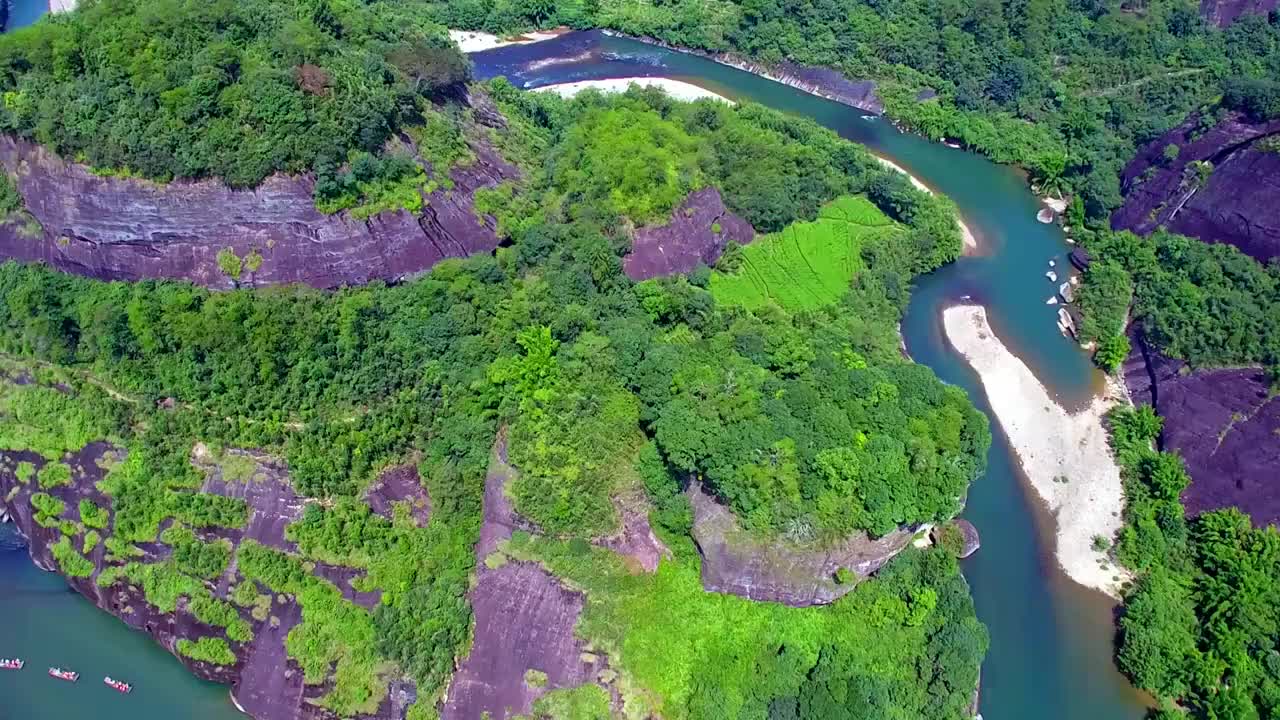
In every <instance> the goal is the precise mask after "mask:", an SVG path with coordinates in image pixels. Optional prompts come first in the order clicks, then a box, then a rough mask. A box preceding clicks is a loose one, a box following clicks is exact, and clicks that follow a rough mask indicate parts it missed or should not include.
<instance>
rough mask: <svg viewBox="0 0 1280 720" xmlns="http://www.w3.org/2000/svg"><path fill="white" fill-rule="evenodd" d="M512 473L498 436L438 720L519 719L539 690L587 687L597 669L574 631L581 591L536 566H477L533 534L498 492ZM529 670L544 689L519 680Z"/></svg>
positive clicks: (581, 604)
mask: <svg viewBox="0 0 1280 720" xmlns="http://www.w3.org/2000/svg"><path fill="white" fill-rule="evenodd" d="M513 473H514V471H513V470H512V468H511V466H510V465H509V464H508V463H507V446H506V439H505V437H502V436H500V437H499V438H498V441H497V442H496V443H495V444H494V449H493V455H492V458H491V460H490V466H489V472H488V475H487V476H486V477H485V490H484V523H483V525H481V528H480V541H479V542H478V543H477V544H476V560H477V565H476V567H477V570H476V575H477V577H476V584H475V587H473V588H472V589H471V592H470V593H469V594H468V599H469V600H470V601H471V607H472V610H473V612H474V613H475V633H474V637H473V639H472V642H471V650H470V651H469V652H468V653H467V657H466V658H464V659H463V660H462V661H461V664H460V665H459V667H458V670H457V672H455V673H454V675H453V679H452V680H451V681H450V683H449V691H448V696H447V697H446V699H445V703H444V706H443V707H442V708H441V712H440V717H441V718H442V720H472V718H479V717H489V718H491V719H492V720H504V718H507V717H511V716H513V715H520V714H526V713H528V712H529V711H530V709H531V708H532V707H533V701H534V700H536V699H537V698H538V697H539V696H540V695H542V694H543V693H544V692H546V690H549V689H552V688H557V687H575V686H578V685H581V684H583V683H585V682H590V681H591V679H592V677H593V676H594V675H595V673H596V671H597V670H599V669H602V668H597V667H596V666H595V663H596V662H598V660H597V659H596V658H595V656H592V655H589V654H586V646H585V645H584V644H583V642H582V640H580V639H579V638H578V637H577V636H576V635H575V634H574V628H575V627H576V626H577V624H578V618H579V617H581V615H582V609H583V607H584V605H585V604H586V598H585V597H584V596H583V595H582V593H579V592H575V591H572V590H569V589H567V588H565V587H564V586H562V585H561V584H560V581H559V579H557V578H556V577H555V576H554V575H552V574H551V573H549V572H547V571H546V570H545V569H544V568H543V567H542V566H540V565H538V564H537V563H532V562H522V561H511V562H507V563H505V564H502V565H497V566H494V567H490V566H489V565H488V564H486V563H485V562H484V561H485V558H487V557H489V555H491V554H493V553H495V552H499V551H500V548H501V546H502V543H504V542H505V541H507V540H510V539H511V534H512V533H513V532H514V531H516V530H525V531H528V530H532V529H533V526H532V525H531V524H530V523H528V522H527V521H525V520H523V519H522V518H521V517H520V516H519V515H518V514H517V513H516V511H515V508H514V507H513V505H512V503H511V498H510V497H508V496H507V494H506V485H507V483H508V482H509V481H510V480H511V479H512V478H513ZM495 565H496V564H495ZM588 660H590V662H589V661H588ZM530 670H536V671H538V672H541V673H544V674H545V675H546V681H545V684H542V685H539V684H532V685H531V684H530V683H528V682H526V680H525V675H526V673H528V672H529V671H530Z"/></svg>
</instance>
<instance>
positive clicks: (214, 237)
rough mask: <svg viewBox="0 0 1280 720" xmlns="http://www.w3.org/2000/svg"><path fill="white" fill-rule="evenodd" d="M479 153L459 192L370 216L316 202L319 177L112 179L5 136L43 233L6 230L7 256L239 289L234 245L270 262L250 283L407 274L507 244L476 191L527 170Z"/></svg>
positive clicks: (248, 271)
mask: <svg viewBox="0 0 1280 720" xmlns="http://www.w3.org/2000/svg"><path fill="white" fill-rule="evenodd" d="M473 150H474V152H475V155H476V160H475V162H474V163H472V164H471V165H468V166H464V167H458V168H454V169H453V170H452V172H451V177H452V179H453V182H454V187H453V189H452V190H445V189H438V190H436V191H435V192H432V193H431V194H430V195H428V196H426V200H425V202H424V204H423V209H422V212H421V214H420V215H414V214H413V213H410V212H407V211H395V212H383V213H379V214H377V215H374V216H373V217H370V218H368V219H364V220H359V219H355V218H353V217H350V216H349V214H347V213H338V214H336V215H325V214H323V213H321V212H319V211H318V210H316V208H315V204H314V202H313V201H312V190H313V188H314V179H313V178H311V177H308V176H287V175H279V174H277V175H272V176H270V177H268V178H267V179H266V180H265V181H264V182H263V183H262V184H261V185H259V186H258V187H256V188H254V189H252V190H235V189H232V188H229V187H227V186H226V185H224V184H222V183H221V182H218V181H216V180H204V181H198V182H189V181H175V182H171V183H167V184H160V183H154V182H149V181H145V180H138V179H133V178H117V177H102V176H99V175H95V174H93V173H92V172H90V171H89V169H88V168H86V167H84V166H81V165H78V164H75V163H71V162H67V161H66V160H63V159H62V158H60V157H58V156H56V155H54V154H53V153H51V152H49V151H48V150H46V149H44V148H43V147H41V146H39V145H36V144H34V143H31V142H27V141H25V140H20V139H15V138H12V137H3V138H0V165H3V167H4V169H6V170H7V171H8V172H9V173H11V174H12V175H13V176H14V177H16V185H17V187H18V190H19V191H20V192H21V194H22V196H23V199H24V201H25V203H26V207H27V210H28V211H29V212H30V214H31V215H32V216H34V218H35V219H36V220H37V221H39V223H40V225H41V226H43V232H42V233H39V234H38V235H37V236H36V237H28V236H26V235H25V234H23V233H22V232H19V231H18V229H17V228H11V227H8V226H0V258H14V259H17V260H23V261H43V262H47V263H49V264H50V265H52V266H54V267H56V268H58V269H60V270H64V271H67V272H72V273H76V274H80V275H86V276H89V277H94V278H99V279H104V280H141V279H148V278H173V279H186V280H191V281H192V282H195V283H198V284H201V285H205V286H208V287H214V288H230V287H232V286H234V285H235V284H236V280H234V279H233V278H232V277H230V276H228V275H227V274H226V273H224V272H223V270H221V269H220V268H219V265H218V259H217V258H218V253H219V252H220V251H223V250H225V249H228V248H229V249H230V250H231V251H232V252H234V253H235V254H236V255H237V256H238V257H239V258H241V259H244V258H249V257H252V256H253V254H254V253H256V254H257V255H258V256H261V263H260V264H258V263H257V261H256V260H254V261H253V262H252V263H245V264H244V269H243V270H242V274H241V278H240V281H241V284H250V285H266V284H282V283H303V284H306V285H311V286H313V287H319V288H331V287H338V286H341V285H355V284H360V283H365V282H369V281H371V280H387V281H394V280H399V279H402V278H405V277H409V276H412V275H414V274H416V273H420V272H422V271H424V270H427V269H428V268H430V267H431V266H432V265H434V264H435V263H437V262H439V261H441V260H443V259H445V258H451V257H465V256H467V255H471V254H473V253H478V252H490V251H492V250H493V249H494V248H495V247H497V244H498V238H497V235H496V234H495V232H494V227H495V225H494V221H493V219H492V218H480V217H478V216H477V215H476V213H475V210H474V207H473V204H472V198H473V194H474V192H475V191H476V190H477V189H479V188H483V187H489V186H492V185H496V184H497V183H499V182H501V181H502V180H504V179H509V178H513V177H515V175H516V170H515V168H513V167H512V166H510V165H508V164H507V163H506V162H505V161H504V160H502V158H501V157H499V156H498V154H497V153H496V152H494V151H493V150H492V149H491V148H489V147H488V146H486V145H483V144H476V145H475V146H474V147H473ZM254 265H257V267H256V269H255V268H254V267H253V266H254Z"/></svg>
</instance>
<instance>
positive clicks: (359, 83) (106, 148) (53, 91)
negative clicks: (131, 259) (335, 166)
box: [0, 0, 468, 186]
mask: <svg viewBox="0 0 1280 720" xmlns="http://www.w3.org/2000/svg"><path fill="white" fill-rule="evenodd" d="M0 66H2V67H3V68H4V69H5V72H4V73H2V74H0V89H3V90H4V91H6V101H5V103H4V104H3V108H2V109H0V128H3V129H4V130H6V131H10V132H18V133H20V134H23V135H26V136H28V137H33V138H34V139H36V140H38V141H40V142H43V143H46V144H48V145H50V146H51V147H52V148H53V149H54V150H55V151H57V152H58V153H59V154H61V155H63V156H65V157H68V158H78V159H81V160H83V161H84V162H86V163H88V164H89V165H92V166H94V167H98V168H107V169H114V170H120V169H123V170H124V172H125V173H136V174H140V175H143V176H146V177H151V178H158V179H162V180H163V179H168V178H175V177H178V178H185V177H202V176H211V175H212V176H218V177H221V178H223V179H225V180H226V181H227V182H229V183H231V184H232V185H236V186H252V185H256V184H257V183H259V182H260V181H261V180H262V179H263V178H264V177H266V176H267V175H268V174H269V173H271V172H273V171H287V172H300V171H303V170H308V169H311V168H312V167H313V164H314V163H315V162H316V161H317V158H321V157H328V158H345V157H346V154H347V151H348V150H357V149H359V150H364V151H366V152H377V151H379V150H381V149H382V145H383V143H384V142H385V141H386V140H387V138H388V137H390V135H391V133H392V132H393V131H394V130H396V129H397V128H398V127H399V126H401V125H402V124H403V123H404V122H405V120H406V118H412V117H414V116H416V115H417V113H418V108H419V103H420V102H421V101H420V100H419V99H418V97H417V96H418V95H419V94H420V93H433V92H436V91H438V90H441V89H443V88H446V87H448V86H450V85H452V84H453V83H455V82H457V81H460V80H462V79H465V78H466V76H467V72H468V70H467V66H466V63H465V61H464V60H463V59H462V58H461V57H460V56H459V55H458V53H457V51H456V50H455V49H454V48H453V47H452V46H450V45H449V43H448V41H447V40H446V39H445V36H444V29H443V28H441V27H439V26H436V25H433V24H431V23H429V22H425V21H424V18H423V17H422V9H421V8H417V7H415V6H412V5H406V4H403V3H388V2H375V3H350V2H336V1H331V0H324V1H322V2H302V1H300V0H247V1H242V2H203V1H200V0H165V1H164V2H161V3H160V4H156V3H154V2H149V1H143V0H101V1H100V2H95V3H86V4H85V5H84V6H82V7H81V8H80V9H79V10H78V11H77V12H74V13H70V14H67V15H64V16H62V17H59V18H58V19H57V22H41V23H37V24H35V25H34V26H32V27H30V28H25V29H23V30H21V31H18V32H13V33H6V34H5V35H4V36H3V38H0ZM122 68H127V69H128V71H127V72H122V71H121V69H122Z"/></svg>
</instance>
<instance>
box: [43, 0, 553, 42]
mask: <svg viewBox="0 0 1280 720" xmlns="http://www.w3.org/2000/svg"><path fill="white" fill-rule="evenodd" d="M52 1H54V2H56V1H57V0H52ZM73 1H74V0H73ZM564 32H565V31H563V30H548V31H546V32H530V33H525V34H523V35H517V36H516V37H512V38H500V37H498V36H497V35H492V34H490V33H485V32H477V31H475V30H450V31H449V39H450V40H452V41H454V42H455V43H457V44H458V49H460V50H461V51H462V52H464V53H473V52H481V51H484V50H492V49H494V48H500V47H505V46H507V45H528V44H529V43H536V42H542V41H543V40H550V39H551V38H553V37H556V36H557V35H561V34H563V33H564Z"/></svg>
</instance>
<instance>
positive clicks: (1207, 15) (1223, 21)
mask: <svg viewBox="0 0 1280 720" xmlns="http://www.w3.org/2000/svg"><path fill="white" fill-rule="evenodd" d="M1277 5H1280V0H1200V17H1202V18H1204V19H1205V21H1206V22H1211V23H1213V24H1214V25H1217V26H1218V27H1226V26H1228V25H1230V24H1231V23H1233V22H1235V21H1236V18H1239V17H1242V16H1245V15H1266V14H1267V13H1269V12H1271V11H1272V10H1275V9H1276V7H1277Z"/></svg>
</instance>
